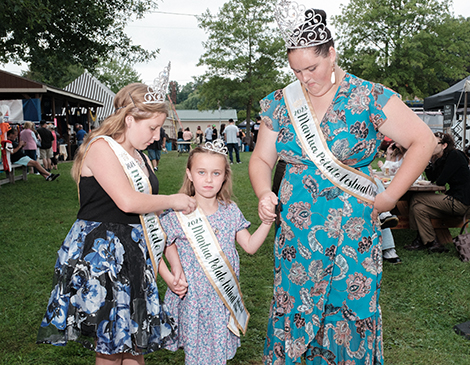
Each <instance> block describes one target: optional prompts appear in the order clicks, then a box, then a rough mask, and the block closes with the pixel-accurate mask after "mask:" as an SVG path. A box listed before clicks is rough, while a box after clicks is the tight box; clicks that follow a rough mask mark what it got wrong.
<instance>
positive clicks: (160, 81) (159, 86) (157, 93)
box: [144, 62, 171, 104]
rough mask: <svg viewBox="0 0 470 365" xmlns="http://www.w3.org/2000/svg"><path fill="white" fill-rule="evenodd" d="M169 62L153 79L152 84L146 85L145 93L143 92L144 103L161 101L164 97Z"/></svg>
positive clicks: (168, 73) (163, 100)
mask: <svg viewBox="0 0 470 365" xmlns="http://www.w3.org/2000/svg"><path fill="white" fill-rule="evenodd" d="M170 68H171V62H168V66H166V67H165V68H164V69H163V71H162V72H160V74H159V75H158V77H157V78H156V79H155V80H153V85H149V86H147V91H148V92H147V94H145V96H144V98H145V101H144V104H155V103H163V102H165V98H166V89H167V88H168V81H169V79H170Z"/></svg>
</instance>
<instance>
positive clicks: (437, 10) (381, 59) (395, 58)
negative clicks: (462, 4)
mask: <svg viewBox="0 0 470 365" xmlns="http://www.w3.org/2000/svg"><path fill="white" fill-rule="evenodd" d="M450 3H451V0H441V1H439V0H350V1H349V3H348V5H346V6H344V7H343V8H342V14H341V15H339V16H336V17H333V23H334V25H335V26H336V28H337V34H338V41H339V47H338V50H339V53H340V60H339V62H340V65H341V66H342V67H344V68H345V69H346V70H347V71H349V72H351V73H353V74H355V75H357V76H359V77H362V78H364V79H367V80H371V81H376V82H381V83H383V84H385V85H386V86H389V87H391V88H393V89H395V90H396V91H398V92H399V93H401V94H402V95H403V96H405V97H414V96H418V97H424V96H427V95H429V94H432V93H434V92H435V91H438V90H441V89H442V88H443V87H445V86H446V85H447V82H448V81H450V80H458V79H460V78H462V77H464V76H465V75H466V65H468V64H469V62H468V61H469V58H468V55H469V53H468V48H469V47H468V44H469V41H470V33H469V32H468V24H466V23H468V20H465V19H463V18H462V19H455V18H453V17H452V15H451V13H450V10H449V6H450ZM465 24H466V25H465ZM462 25H465V27H464V28H459V29H457V28H458V27H461V26H462ZM464 29H465V30H466V32H467V33H465V30H464ZM457 44H458V45H457ZM457 48H459V49H457ZM461 51H463V52H464V54H466V56H465V57H464V58H463V59H462V58H461V56H462V54H461Z"/></svg>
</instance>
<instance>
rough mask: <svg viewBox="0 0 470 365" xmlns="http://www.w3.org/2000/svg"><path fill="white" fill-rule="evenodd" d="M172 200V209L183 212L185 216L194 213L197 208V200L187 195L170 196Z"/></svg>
mask: <svg viewBox="0 0 470 365" xmlns="http://www.w3.org/2000/svg"><path fill="white" fill-rule="evenodd" d="M170 198H171V200H172V208H173V209H174V210H176V211H181V212H182V213H183V214H189V213H192V212H194V210H195V209H196V207H197V203H196V199H194V198H191V197H190V196H188V195H186V194H174V195H170Z"/></svg>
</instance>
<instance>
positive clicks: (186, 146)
mask: <svg viewBox="0 0 470 365" xmlns="http://www.w3.org/2000/svg"><path fill="white" fill-rule="evenodd" d="M176 145H177V146H178V156H179V155H181V154H182V153H185V152H188V153H189V151H190V150H191V142H176Z"/></svg>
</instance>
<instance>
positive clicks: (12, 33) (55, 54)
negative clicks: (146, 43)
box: [0, 0, 157, 86]
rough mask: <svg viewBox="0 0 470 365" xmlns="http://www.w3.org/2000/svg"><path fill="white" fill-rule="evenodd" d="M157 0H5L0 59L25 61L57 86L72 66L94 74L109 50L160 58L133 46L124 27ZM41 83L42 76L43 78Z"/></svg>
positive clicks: (137, 58)
mask: <svg viewBox="0 0 470 365" xmlns="http://www.w3.org/2000/svg"><path fill="white" fill-rule="evenodd" d="M156 1H157V0H112V1H111V0H102V1H96V0H61V1H43V0H3V2H2V3H3V5H2V11H1V12H0V63H7V62H15V63H20V62H25V63H27V64H29V66H30V71H31V73H32V74H36V75H47V77H48V81H49V82H48V83H50V84H52V85H55V86H57V84H58V83H60V81H61V78H62V77H63V75H64V73H66V72H67V69H68V67H69V66H70V65H78V66H79V67H83V68H85V69H87V70H88V71H90V72H92V71H93V70H94V69H95V67H96V66H97V65H98V64H99V60H102V59H106V58H107V57H109V55H110V54H112V55H116V54H117V55H118V56H119V57H122V58H123V59H124V58H127V59H128V60H129V62H131V63H132V64H133V63H136V62H141V61H146V60H149V59H152V58H153V57H155V55H156V52H157V51H146V50H144V49H143V48H141V47H140V46H136V45H133V44H132V42H131V39H130V38H129V37H128V36H127V35H126V34H125V32H124V27H125V25H126V24H127V22H128V21H129V19H131V17H132V16H135V17H137V18H140V17H142V16H143V15H144V13H145V12H147V11H149V10H151V9H155V8H156ZM40 81H42V80H40Z"/></svg>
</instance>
